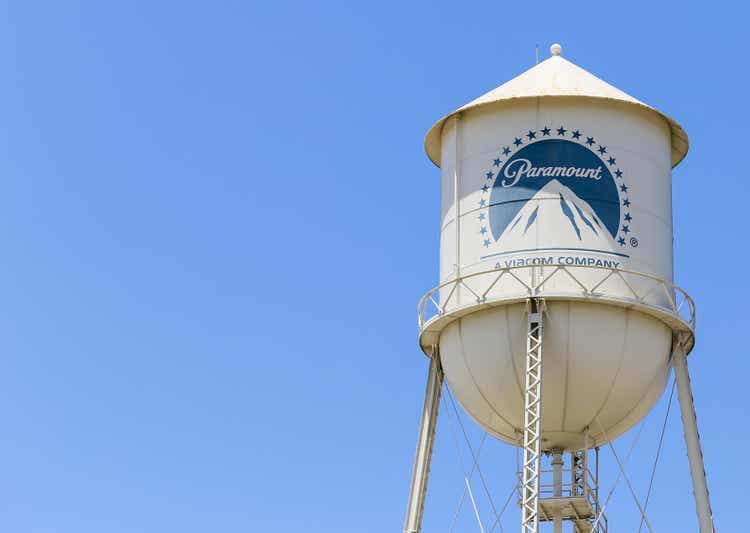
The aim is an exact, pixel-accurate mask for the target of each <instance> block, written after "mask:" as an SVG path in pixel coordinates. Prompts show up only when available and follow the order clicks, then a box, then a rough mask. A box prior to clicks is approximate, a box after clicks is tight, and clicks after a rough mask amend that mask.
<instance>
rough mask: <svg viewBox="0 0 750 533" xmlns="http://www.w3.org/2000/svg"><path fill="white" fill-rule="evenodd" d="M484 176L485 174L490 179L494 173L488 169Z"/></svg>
mask: <svg viewBox="0 0 750 533" xmlns="http://www.w3.org/2000/svg"><path fill="white" fill-rule="evenodd" d="M486 176H487V179H488V180H491V179H492V176H494V174H493V173H492V171H491V170H490V171H489V172H488V173H487V174H486Z"/></svg>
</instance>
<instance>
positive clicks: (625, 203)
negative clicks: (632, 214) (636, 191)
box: [622, 198, 630, 207]
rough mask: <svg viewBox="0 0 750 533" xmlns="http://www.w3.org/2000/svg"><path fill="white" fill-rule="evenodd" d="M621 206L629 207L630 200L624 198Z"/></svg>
mask: <svg viewBox="0 0 750 533" xmlns="http://www.w3.org/2000/svg"><path fill="white" fill-rule="evenodd" d="M622 205H624V206H625V207H630V200H628V199H627V198H625V199H624V200H623V201H622Z"/></svg>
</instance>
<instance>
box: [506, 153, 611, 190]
mask: <svg viewBox="0 0 750 533" xmlns="http://www.w3.org/2000/svg"><path fill="white" fill-rule="evenodd" d="M503 176H504V179H503V181H502V182H501V185H502V186H503V187H513V186H515V185H516V184H517V183H518V182H519V181H520V180H521V178H536V177H539V176H549V177H561V178H562V177H566V178H572V177H575V178H589V179H593V180H600V179H601V178H602V167H601V166H598V167H596V168H585V167H575V166H565V167H563V166H559V167H536V166H534V165H533V164H532V163H531V161H529V160H528V159H516V160H514V161H511V162H510V163H508V164H507V165H506V166H505V171H504V172H503Z"/></svg>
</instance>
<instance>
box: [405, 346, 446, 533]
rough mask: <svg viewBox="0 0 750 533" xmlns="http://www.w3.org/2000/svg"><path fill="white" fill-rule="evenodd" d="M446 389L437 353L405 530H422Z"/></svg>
mask: <svg viewBox="0 0 750 533" xmlns="http://www.w3.org/2000/svg"><path fill="white" fill-rule="evenodd" d="M442 388H443V372H442V369H441V368H440V358H439V357H438V356H437V354H435V355H433V357H432V358H431V359H430V368H429V370H428V373H427V388H426V390H425V398H424V406H423V407H422V418H421V421H420V424H419V438H418V439H417V452H416V455H415V457H414V469H413V472H412V478H411V489H410V490H409V503H408V505H407V507H406V520H405V522H404V533H419V532H420V531H421V530H422V514H423V512H424V501H425V497H426V495H427V479H428V477H429V475H430V461H431V460H432V445H433V443H434V442H435V428H436V426H437V416H438V409H439V407H440V393H441V391H442Z"/></svg>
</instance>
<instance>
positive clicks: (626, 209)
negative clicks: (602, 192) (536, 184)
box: [477, 124, 637, 248]
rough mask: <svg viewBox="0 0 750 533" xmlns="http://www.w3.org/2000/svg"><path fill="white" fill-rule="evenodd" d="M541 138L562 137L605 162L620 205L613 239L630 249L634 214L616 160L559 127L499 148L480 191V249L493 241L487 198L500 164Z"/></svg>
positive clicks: (604, 149)
mask: <svg viewBox="0 0 750 533" xmlns="http://www.w3.org/2000/svg"><path fill="white" fill-rule="evenodd" d="M555 134H556V135H555ZM544 137H556V138H559V137H562V138H565V139H567V140H571V141H576V142H578V143H579V144H581V145H584V146H585V147H587V148H588V149H589V150H591V151H592V152H595V153H598V157H599V159H601V161H602V163H604V166H605V167H609V168H611V169H613V170H614V172H613V174H614V176H615V183H616V184H617V185H618V194H619V195H620V203H621V209H620V228H619V231H618V232H617V233H618V235H617V238H616V239H615V240H616V242H617V243H618V244H619V245H620V246H627V245H630V246H633V244H632V242H634V241H635V242H637V240H635V239H630V238H628V237H630V235H629V234H630V233H631V231H632V230H631V229H630V224H631V222H632V220H633V215H632V214H631V209H630V204H631V202H630V199H629V198H628V196H627V194H628V191H629V190H630V188H629V187H628V186H627V184H626V183H625V181H624V177H623V176H624V174H623V171H622V170H621V169H620V168H619V167H618V166H617V158H616V157H615V156H614V155H612V154H611V153H610V152H608V151H607V147H606V146H604V145H602V144H601V143H599V142H598V141H597V140H596V138H594V137H589V136H587V135H584V134H583V133H582V132H581V131H580V130H577V129H576V130H569V129H567V128H565V126H563V125H562V124H561V125H560V126H559V127H554V126H552V127H550V126H544V127H543V128H541V129H538V130H528V131H527V133H524V134H523V135H521V136H520V137H514V138H513V141H512V142H511V143H509V144H508V145H507V146H506V145H503V146H501V147H500V148H498V154H497V156H495V157H494V159H493V160H492V168H491V169H490V170H488V171H487V173H486V174H485V177H486V178H487V180H486V181H487V182H488V183H489V185H488V184H487V183H484V185H483V186H482V188H481V189H480V190H481V191H482V197H481V198H480V200H479V215H478V217H477V219H478V221H479V235H480V238H481V241H482V246H484V247H485V248H489V246H490V245H491V244H492V242H493V240H491V239H492V234H491V233H490V231H489V228H488V224H489V220H488V219H489V210H490V207H492V205H491V204H490V203H489V198H490V196H489V195H491V194H492V189H494V187H495V182H496V181H497V178H498V176H499V175H500V168H501V166H502V164H503V163H504V162H505V161H507V160H508V159H510V157H512V154H513V153H514V152H515V151H517V150H520V149H521V148H522V147H523V146H528V145H529V144H533V143H534V142H539V141H540V140H543V139H544ZM524 139H525V142H524ZM605 154H606V155H605ZM493 169H494V170H493ZM485 195H487V196H485Z"/></svg>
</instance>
